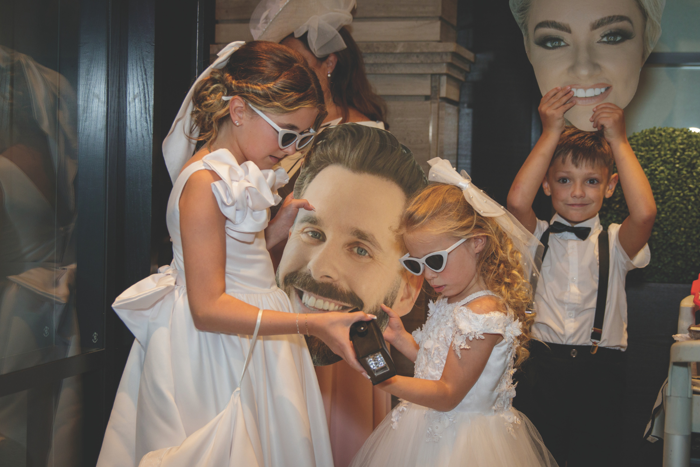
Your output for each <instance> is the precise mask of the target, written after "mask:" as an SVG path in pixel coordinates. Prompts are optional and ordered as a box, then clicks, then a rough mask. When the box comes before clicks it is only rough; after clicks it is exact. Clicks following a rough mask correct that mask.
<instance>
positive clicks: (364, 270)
mask: <svg viewBox="0 0 700 467" xmlns="http://www.w3.org/2000/svg"><path fill="white" fill-rule="evenodd" d="M303 197H304V198H305V199H307V200H308V201H309V202H310V203H311V205H312V206H313V207H314V208H315V211H306V210H300V211H299V214H298V215H297V218H296V221H295V223H294V225H293V226H292V229H291V231H290V237H289V241H288V242H287V245H286V247H285V250H284V254H283V256H282V260H281V262H280V265H279V268H278V283H279V284H280V286H281V287H282V288H283V289H284V291H285V292H286V293H287V295H288V296H289V298H290V300H291V302H292V307H293V308H294V311H295V312H297V313H323V312H326V311H340V312H343V311H345V312H347V311H352V310H362V311H364V312H366V313H371V314H375V315H377V316H378V317H379V322H380V325H382V324H384V325H386V321H387V318H388V317H387V315H386V313H384V311H382V310H381V308H380V305H381V304H386V305H388V306H390V307H392V308H393V309H394V310H395V311H396V312H397V313H399V314H400V315H403V314H406V313H408V312H409V311H410V310H411V308H412V307H413V303H414V302H415V300H416V297H417V295H418V291H419V289H420V283H418V282H417V281H416V280H415V279H413V278H408V277H407V275H406V274H404V273H403V269H402V268H401V264H400V263H399V258H400V257H401V255H402V254H403V253H402V247H401V242H400V238H399V236H398V228H399V223H400V219H401V215H402V214H403V210H404V208H405V204H406V196H405V195H404V193H403V191H402V190H401V189H400V188H399V186H398V185H396V184H395V183H394V182H392V181H389V180H386V179H384V178H380V177H377V176H375V175H370V174H366V173H355V172H352V171H350V170H348V169H346V168H344V167H341V166H339V165H331V166H329V167H326V168H325V169H323V170H321V171H320V172H319V173H318V175H316V177H315V178H314V179H313V180H312V181H311V182H310V183H309V185H308V187H307V189H306V192H305V193H304V194H303ZM414 277H415V276H414ZM407 280H408V281H410V282H407ZM307 342H308V344H309V350H310V352H311V356H312V358H313V360H314V364H316V365H327V364H330V363H335V362H336V361H338V360H339V357H337V356H336V355H335V354H333V353H332V352H331V351H330V349H328V347H327V346H326V345H325V344H323V342H321V341H320V340H318V339H316V338H313V337H312V338H310V339H307Z"/></svg>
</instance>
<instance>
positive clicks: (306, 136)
mask: <svg viewBox="0 0 700 467" xmlns="http://www.w3.org/2000/svg"><path fill="white" fill-rule="evenodd" d="M232 97H233V96H224V97H222V99H223V100H225V101H229V100H231V98H232ZM244 102H245V103H246V104H248V105H249V106H250V108H251V109H253V110H254V111H255V113H257V114H258V115H260V116H261V117H262V119H263V120H265V121H266V122H267V123H269V124H270V126H271V127H272V128H274V129H275V130H277V144H278V145H279V147H280V149H287V148H288V147H289V146H291V145H292V144H294V143H297V145H296V148H297V150H298V149H302V148H305V147H306V146H308V145H309V143H310V142H311V141H313V139H314V136H316V131H315V130H314V129H313V128H310V129H309V131H305V132H304V133H297V132H296V131H292V130H287V129H284V128H280V127H279V126H278V125H277V124H276V123H275V122H273V121H272V120H270V117H268V116H267V115H265V114H264V113H262V111H261V110H258V109H256V108H255V107H254V106H253V105H252V104H251V103H250V102H248V101H244Z"/></svg>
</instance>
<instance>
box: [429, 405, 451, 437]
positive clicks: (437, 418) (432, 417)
mask: <svg viewBox="0 0 700 467" xmlns="http://www.w3.org/2000/svg"><path fill="white" fill-rule="evenodd" d="M425 419H426V421H427V422H428V430H427V433H426V434H427V436H426V437H425V441H426V442H427V443H430V442H432V443H437V442H439V441H440V440H441V439H442V435H443V434H444V433H445V431H446V430H447V429H448V428H449V427H450V426H452V425H454V422H455V417H454V414H453V413H451V412H438V411H437V410H433V409H430V410H428V411H427V412H426V413H425Z"/></svg>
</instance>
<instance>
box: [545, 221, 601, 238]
mask: <svg viewBox="0 0 700 467" xmlns="http://www.w3.org/2000/svg"><path fill="white" fill-rule="evenodd" d="M549 231H550V232H552V233H562V232H571V233H573V234H574V235H576V236H577V237H578V238H580V239H581V240H585V239H587V238H588V234H590V233H591V228H590V227H573V226H571V225H565V224H562V223H561V222H552V225H550V226H549Z"/></svg>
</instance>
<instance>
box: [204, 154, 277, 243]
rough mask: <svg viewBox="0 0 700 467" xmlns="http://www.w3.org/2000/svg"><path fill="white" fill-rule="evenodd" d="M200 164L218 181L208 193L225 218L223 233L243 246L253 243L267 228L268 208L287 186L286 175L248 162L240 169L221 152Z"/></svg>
mask: <svg viewBox="0 0 700 467" xmlns="http://www.w3.org/2000/svg"><path fill="white" fill-rule="evenodd" d="M202 163H203V165H204V168H205V169H207V170H211V171H213V172H215V173H216V174H217V175H218V176H219V177H220V178H221V180H219V181H217V182H214V183H212V184H211V189H212V191H213V192H214V197H215V198H216V202H217V203H218V205H219V209H221V212H222V213H223V214H224V216H226V233H227V234H228V235H229V236H231V237H233V238H235V239H237V240H240V241H242V242H247V243H250V242H252V241H253V240H254V239H255V234H257V233H258V232H260V231H262V230H264V229H265V227H267V224H268V222H269V220H270V214H269V212H268V208H269V207H271V206H274V205H276V204H277V203H279V202H280V201H281V200H282V198H280V196H279V195H278V194H277V190H278V189H279V188H281V187H283V186H284V185H286V184H287V183H288V182H289V177H287V173H286V172H285V171H284V169H281V168H279V169H277V170H260V168H258V166H256V165H255V164H254V163H252V162H250V161H247V162H244V163H243V164H240V165H239V164H238V162H237V161H236V158H235V157H233V155H232V154H231V153H230V152H229V151H227V150H224V149H221V150H218V151H214V152H212V153H210V154H207V155H206V156H204V157H203V158H202Z"/></svg>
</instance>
